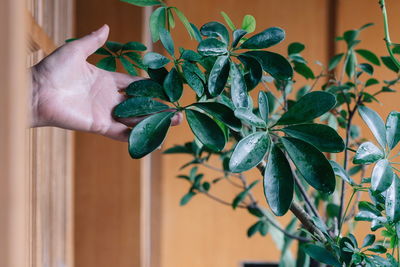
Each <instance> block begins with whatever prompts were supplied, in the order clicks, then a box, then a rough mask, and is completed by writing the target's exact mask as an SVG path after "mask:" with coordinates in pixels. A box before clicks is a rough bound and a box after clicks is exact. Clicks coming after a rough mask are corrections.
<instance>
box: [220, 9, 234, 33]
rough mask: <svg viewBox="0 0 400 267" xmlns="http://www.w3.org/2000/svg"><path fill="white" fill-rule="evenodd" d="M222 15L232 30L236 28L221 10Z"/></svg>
mask: <svg viewBox="0 0 400 267" xmlns="http://www.w3.org/2000/svg"><path fill="white" fill-rule="evenodd" d="M221 15H222V17H223V18H224V20H225V22H226V24H227V25H228V26H229V28H230V29H231V30H232V31H234V30H236V27H235V24H234V23H233V21H232V20H231V18H230V17H229V16H228V14H226V13H225V12H224V11H222V12H221Z"/></svg>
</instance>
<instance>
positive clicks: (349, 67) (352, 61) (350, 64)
mask: <svg viewBox="0 0 400 267" xmlns="http://www.w3.org/2000/svg"><path fill="white" fill-rule="evenodd" d="M356 62H357V59H356V56H355V55H354V52H353V51H350V52H349V54H348V55H347V58H346V61H345V70H346V74H347V76H349V78H352V77H353V76H354V73H355V67H356Z"/></svg>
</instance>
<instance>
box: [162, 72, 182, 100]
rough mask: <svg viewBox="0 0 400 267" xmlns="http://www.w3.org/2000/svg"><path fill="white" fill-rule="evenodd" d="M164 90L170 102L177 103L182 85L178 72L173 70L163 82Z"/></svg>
mask: <svg viewBox="0 0 400 267" xmlns="http://www.w3.org/2000/svg"><path fill="white" fill-rule="evenodd" d="M164 90H165V93H166V95H167V96H168V98H169V100H170V101H171V102H175V101H178V100H179V99H180V98H181V96H182V93H183V83H182V79H181V77H180V75H179V73H178V71H177V70H176V69H175V68H173V69H171V71H170V72H169V73H168V75H167V77H165V80H164Z"/></svg>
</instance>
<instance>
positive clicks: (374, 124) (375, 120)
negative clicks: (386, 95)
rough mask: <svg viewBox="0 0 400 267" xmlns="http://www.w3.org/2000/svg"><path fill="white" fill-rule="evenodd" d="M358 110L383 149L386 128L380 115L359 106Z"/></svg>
mask: <svg viewBox="0 0 400 267" xmlns="http://www.w3.org/2000/svg"><path fill="white" fill-rule="evenodd" d="M358 112H359V114H360V116H361V118H362V119H363V120H364V122H365V123H366V124H367V125H368V127H369V129H370V130H371V132H372V133H373V134H374V136H375V138H376V140H377V141H378V143H379V144H380V145H381V147H382V148H383V149H385V148H386V128H385V124H384V123H383V121H382V119H381V117H380V116H379V115H378V113H376V112H375V111H374V110H372V109H370V108H368V107H366V106H360V107H359V108H358Z"/></svg>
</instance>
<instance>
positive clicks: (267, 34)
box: [240, 27, 285, 49]
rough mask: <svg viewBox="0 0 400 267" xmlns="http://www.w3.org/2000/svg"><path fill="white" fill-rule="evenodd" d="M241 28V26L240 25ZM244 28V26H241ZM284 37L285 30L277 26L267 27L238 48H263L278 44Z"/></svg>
mask: <svg viewBox="0 0 400 267" xmlns="http://www.w3.org/2000/svg"><path fill="white" fill-rule="evenodd" d="M242 28H243V27H242ZM243 29H244V30H246V28H243ZM248 32H250V31H248ZM284 39H285V31H284V30H282V29H281V28H278V27H272V28H268V29H266V30H265V31H262V32H260V33H258V34H256V35H254V36H253V37H251V38H250V39H248V40H247V41H245V42H244V43H243V44H242V45H241V46H240V48H242V49H263V48H268V47H271V46H274V45H276V44H279V43H280V42H282V41H283V40H284Z"/></svg>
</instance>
